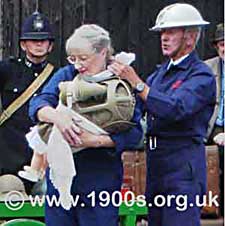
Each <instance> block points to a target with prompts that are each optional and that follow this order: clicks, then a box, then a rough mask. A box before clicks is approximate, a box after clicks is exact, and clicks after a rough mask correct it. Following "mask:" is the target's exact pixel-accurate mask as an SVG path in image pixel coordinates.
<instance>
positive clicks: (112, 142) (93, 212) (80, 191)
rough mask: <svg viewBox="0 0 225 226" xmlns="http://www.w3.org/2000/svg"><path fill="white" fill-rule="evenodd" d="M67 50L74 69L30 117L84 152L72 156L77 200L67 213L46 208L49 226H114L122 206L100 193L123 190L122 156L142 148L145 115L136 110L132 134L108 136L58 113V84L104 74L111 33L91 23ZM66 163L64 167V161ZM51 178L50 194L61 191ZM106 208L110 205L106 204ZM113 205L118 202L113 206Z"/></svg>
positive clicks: (63, 73) (59, 77)
mask: <svg viewBox="0 0 225 226" xmlns="http://www.w3.org/2000/svg"><path fill="white" fill-rule="evenodd" d="M66 50H67V53H68V55H69V61H70V63H71V64H70V65H68V66H66V67H64V68H62V69H60V70H59V71H58V72H57V73H56V74H55V75H54V76H53V78H52V79H51V80H50V81H49V83H48V84H47V85H46V86H45V87H44V89H43V91H42V93H41V94H40V95H38V96H36V97H34V98H33V99H32V101H31V103H30V109H29V110H30V116H31V117H32V119H33V120H34V121H35V122H48V123H52V124H54V125H55V126H56V127H57V128H58V129H59V130H60V131H61V133H62V135H63V137H64V138H65V140H66V141H67V142H68V143H69V144H70V145H71V146H73V147H76V148H85V150H83V151H81V152H78V153H75V154H74V161H75V164H76V169H77V176H76V177H75V178H74V180H73V184H72V188H71V193H72V195H73V198H74V200H75V199H76V200H77V197H78V195H79V199H78V200H77V203H76V204H75V206H74V207H73V208H71V209H70V210H69V211H66V210H64V209H63V208H62V207H57V206H49V205H48V203H46V224H47V225H48V226H53V225H54V226H61V225H64V226H71V225H78V226H86V225H88V226H106V225H107V226H116V225H118V207H116V206H114V205H113V204H112V202H111V201H110V202H109V203H107V204H108V205H105V206H104V207H102V206H101V203H100V201H101V198H103V199H104V197H101V196H99V194H100V192H102V191H105V192H107V194H108V196H109V197H108V198H109V199H111V197H112V194H113V192H114V191H117V190H120V187H121V182H122V176H123V169H122V162H121V152H122V151H123V150H124V149H130V148H132V147H133V146H134V145H136V144H137V143H138V141H139V140H140V138H141V136H142V131H141V127H140V125H139V124H138V122H139V120H140V117H141V115H140V114H139V112H138V111H137V110H136V109H137V108H135V111H134V116H133V120H132V121H133V122H136V123H137V126H135V127H133V128H132V129H130V130H128V131H125V132H120V133H116V134H113V135H112V134H110V135H94V134H92V133H90V132H87V131H85V130H83V129H80V128H79V127H78V126H77V125H76V123H75V122H74V119H73V117H72V116H71V115H69V114H65V113H62V112H60V111H58V110H57V109H56V106H57V104H58V100H59V87H58V85H59V83H60V82H62V81H71V80H73V79H74V78H75V77H76V76H77V75H79V76H92V75H95V74H97V73H99V72H101V71H104V70H105V69H106V67H107V64H108V63H109V60H110V58H111V55H112V47H111V41H110V37H109V34H108V32H107V31H106V30H104V29H103V28H101V27H99V26H97V25H94V24H90V25H82V26H81V27H79V28H78V29H76V30H75V31H74V33H73V34H72V35H71V37H70V38H69V39H68V40H67V43H66ZM62 164H66V163H65V162H63V159H62ZM46 175H47V195H49V196H52V195H56V196H57V197H58V192H57V190H56V189H55V188H54V186H53V185H52V183H51V181H50V179H49V173H48V170H47V172H46ZM103 204H106V202H104V203H103ZM114 204H115V203H114Z"/></svg>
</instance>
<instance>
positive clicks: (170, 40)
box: [160, 28, 186, 60]
mask: <svg viewBox="0 0 225 226" xmlns="http://www.w3.org/2000/svg"><path fill="white" fill-rule="evenodd" d="M160 34H161V48H162V53H163V55H164V56H167V57H169V58H172V59H173V60H176V59H178V58H180V57H181V56H183V53H184V50H185V46H186V45H185V37H184V34H185V32H184V29H182V28H168V29H163V30H162V31H161V33H160Z"/></svg>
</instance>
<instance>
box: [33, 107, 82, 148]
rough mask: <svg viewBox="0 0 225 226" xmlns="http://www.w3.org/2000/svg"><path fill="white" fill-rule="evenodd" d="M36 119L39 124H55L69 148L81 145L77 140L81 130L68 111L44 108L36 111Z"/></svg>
mask: <svg viewBox="0 0 225 226" xmlns="http://www.w3.org/2000/svg"><path fill="white" fill-rule="evenodd" d="M37 117H38V119H39V120H40V121H41V122H48V123H53V124H55V125H56V126H57V128H58V129H59V130H60V132H61V133H62V135H63V137H64V139H65V140H66V141H67V142H68V143H69V144H70V145H71V146H75V145H77V144H81V140H80V138H79V134H80V133H81V130H80V128H79V127H78V126H77V125H76V122H77V120H76V119H74V117H73V116H72V114H71V113H70V111H67V110H65V109H60V110H59V109H55V108H52V107H50V106H45V107H43V108H41V109H40V110H39V111H38V113H37Z"/></svg>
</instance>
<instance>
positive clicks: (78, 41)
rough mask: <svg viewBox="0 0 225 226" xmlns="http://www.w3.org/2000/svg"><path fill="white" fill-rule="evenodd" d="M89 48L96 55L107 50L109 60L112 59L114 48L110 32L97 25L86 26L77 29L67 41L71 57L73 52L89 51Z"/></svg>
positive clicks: (67, 49) (68, 53)
mask: <svg viewBox="0 0 225 226" xmlns="http://www.w3.org/2000/svg"><path fill="white" fill-rule="evenodd" d="M88 48H91V50H92V51H94V52H96V53H99V52H100V51H101V50H102V49H104V48H106V49H107V59H110V57H111V56H112V54H113V48H112V46H111V38H110V36H109V32H108V31H106V30H105V29H104V28H102V27H100V26H98V25H96V24H84V25H82V26H80V27H79V28H77V29H75V30H74V32H73V34H72V35H71V36H70V37H69V38H68V39H67V41H66V52H67V55H71V54H72V52H73V51H77V50H87V49H88Z"/></svg>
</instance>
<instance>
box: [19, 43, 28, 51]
mask: <svg viewBox="0 0 225 226" xmlns="http://www.w3.org/2000/svg"><path fill="white" fill-rule="evenodd" d="M20 47H21V49H22V50H23V51H26V49H27V48H26V41H20Z"/></svg>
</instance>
